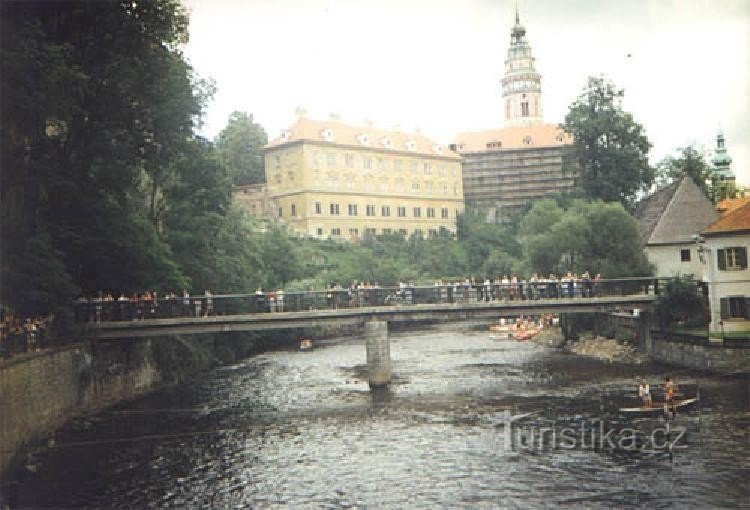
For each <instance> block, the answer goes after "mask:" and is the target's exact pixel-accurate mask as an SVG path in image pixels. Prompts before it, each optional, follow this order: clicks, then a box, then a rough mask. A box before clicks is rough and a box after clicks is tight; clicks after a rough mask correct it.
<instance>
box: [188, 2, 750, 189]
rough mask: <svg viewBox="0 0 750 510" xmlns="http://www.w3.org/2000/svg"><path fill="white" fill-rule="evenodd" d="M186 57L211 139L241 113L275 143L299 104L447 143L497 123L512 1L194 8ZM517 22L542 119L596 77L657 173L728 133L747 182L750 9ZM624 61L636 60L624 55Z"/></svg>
mask: <svg viewBox="0 0 750 510" xmlns="http://www.w3.org/2000/svg"><path fill="white" fill-rule="evenodd" d="M185 3H186V5H188V7H189V9H190V10H191V12H192V15H191V26H190V43H189V44H188V46H187V48H186V55H187V57H188V59H189V60H190V61H191V63H192V64H193V66H194V67H195V69H196V70H197V72H198V73H199V74H200V75H201V76H203V77H212V78H214V79H215V80H216V83H217V86H218V92H217V94H216V96H215V98H214V101H213V103H212V104H211V105H210V107H209V110H208V116H207V119H206V120H207V123H206V126H205V134H206V135H208V136H210V137H213V136H214V135H216V134H217V133H218V132H219V131H220V130H221V129H222V128H223V127H224V125H225V124H226V121H227V118H228V116H229V114H230V113H231V112H232V111H234V110H241V111H247V112H250V113H253V114H254V116H255V118H256V120H257V121H258V122H260V123H261V124H262V125H263V126H264V127H265V128H266V130H267V131H268V132H269V136H270V137H275V136H276V135H277V134H278V132H279V131H280V130H281V129H283V128H285V127H287V126H288V125H289V124H290V123H291V122H292V121H293V119H294V117H293V112H294V109H295V108H296V107H297V106H303V107H304V108H306V109H307V110H308V112H309V115H310V116H312V117H316V118H326V117H327V116H328V115H329V114H330V113H332V112H335V113H337V114H339V115H341V117H342V119H343V120H345V121H350V122H352V123H360V122H362V121H363V119H368V120H371V121H373V122H374V123H375V124H376V125H378V126H380V127H384V128H390V127H394V126H397V125H398V126H399V127H400V129H402V130H406V131H409V130H413V129H415V128H419V129H420V130H421V131H422V133H424V134H426V135H428V136H430V137H432V138H434V139H436V140H438V141H440V142H443V143H448V142H450V141H451V140H452V138H453V136H454V135H455V134H456V133H458V132H460V131H466V130H473V129H486V128H493V127H500V126H502V117H501V102H500V86H499V80H500V78H501V77H502V74H503V61H504V60H505V54H506V51H507V48H508V44H509V41H510V28H511V26H512V24H513V16H514V9H515V7H514V5H515V2H512V1H505V0H494V1H490V0H441V1H437V2H436V1H434V0H403V1H398V0H381V1H378V2H372V1H370V2H365V1H359V0H328V1H326V0H304V1H303V0H300V1H272V0H257V1H241V0H210V1H209V0H186V2H185ZM518 6H519V11H520V15H521V22H522V23H523V24H524V25H525V26H526V31H527V38H528V40H529V42H530V44H531V47H532V50H533V53H534V56H535V57H536V66H537V70H538V71H539V72H540V73H541V74H542V91H543V95H544V97H543V101H544V116H545V120H546V121H547V122H553V123H558V122H561V121H562V120H563V117H564V116H565V113H566V111H567V108H568V105H569V104H570V103H571V102H572V101H573V100H574V99H575V98H576V96H577V95H578V94H579V93H580V92H581V90H582V88H583V86H584V85H585V83H586V79H587V77H588V76H589V75H594V74H605V75H607V76H609V77H610V78H612V79H613V80H614V81H615V83H616V84H617V85H619V86H621V87H623V88H624V89H625V109H626V110H628V111H630V112H632V113H633V115H634V116H635V118H636V120H637V121H638V122H640V123H641V124H643V125H644V127H645V129H646V132H647V135H648V136H649V139H650V140H651V141H652V143H653V144H654V148H653V150H652V154H651V156H652V161H653V162H656V161H658V160H659V159H661V158H662V157H664V156H665V155H667V154H669V153H670V152H671V151H673V150H674V149H676V148H678V147H682V146H685V145H688V144H696V145H698V146H705V147H706V149H709V150H710V149H712V148H713V146H714V144H715V138H716V133H717V130H718V128H719V126H721V128H722V129H723V131H724V134H725V136H726V139H727V147H728V149H729V154H730V155H731V156H732V159H733V163H732V169H733V170H734V172H735V174H736V175H737V178H738V181H739V182H741V183H744V184H746V185H749V184H750V111H749V110H750V109H749V107H748V97H747V96H748V91H750V73H748V63H750V30H748V29H750V1H748V0H724V1H722V2H715V1H710V0H691V1H666V0H648V1H647V0H628V1H605V0H602V1H596V0H565V1H561V0H558V1H554V0H536V1H531V0H526V1H520V2H518ZM628 55H630V56H628Z"/></svg>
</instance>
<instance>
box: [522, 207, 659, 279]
mask: <svg viewBox="0 0 750 510" xmlns="http://www.w3.org/2000/svg"><path fill="white" fill-rule="evenodd" d="M520 231H521V235H522V236H521V244H522V247H523V253H524V266H525V268H524V270H525V272H527V273H532V272H536V273H541V274H548V273H551V272H554V273H564V272H567V271H573V272H576V273H582V272H584V271H588V272H589V273H591V274H592V276H593V274H596V273H601V274H602V275H604V276H605V277H609V278H612V277H619V276H645V275H648V274H650V273H651V268H650V266H649V264H648V261H647V260H646V257H645V255H644V254H643V251H642V250H641V249H640V243H639V237H638V224H637V222H636V221H635V219H634V218H633V217H632V216H630V215H629V214H628V212H627V211H626V210H625V209H624V208H623V207H622V205H621V204H618V203H609V204H605V203H602V202H600V201H594V202H585V201H582V200H575V201H573V203H572V204H571V206H570V207H569V208H568V209H565V210H563V209H560V208H559V207H557V205H556V204H555V203H554V202H552V201H548V200H541V201H538V202H536V203H535V204H534V206H533V207H532V209H531V211H529V213H528V214H527V215H526V217H525V218H524V219H523V220H522V221H521V226H520Z"/></svg>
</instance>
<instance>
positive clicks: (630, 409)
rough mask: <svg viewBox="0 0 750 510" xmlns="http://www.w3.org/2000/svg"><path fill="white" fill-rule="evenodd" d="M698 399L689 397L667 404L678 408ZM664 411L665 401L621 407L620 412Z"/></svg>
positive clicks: (644, 412) (646, 412)
mask: <svg viewBox="0 0 750 510" xmlns="http://www.w3.org/2000/svg"><path fill="white" fill-rule="evenodd" d="M697 401H698V397H695V398H687V399H685V400H675V401H674V402H673V403H671V404H667V405H668V406H669V407H670V408H677V409H679V408H680V407H685V406H689V405H690V404H693V403H695V402H697ZM659 411H661V412H663V411H664V402H661V403H658V404H654V405H652V406H651V407H643V406H641V407H621V408H620V412H621V413H643V414H648V413H654V412H659Z"/></svg>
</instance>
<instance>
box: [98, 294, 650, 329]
mask: <svg viewBox="0 0 750 510" xmlns="http://www.w3.org/2000/svg"><path fill="white" fill-rule="evenodd" d="M655 300H656V296H655V295H653V294H634V295H628V296H604V297H585V298H584V297H580V298H557V299H537V300H524V301H521V300H519V301H489V302H485V301H481V302H479V301H477V302H467V303H427V304H412V305H396V306H386V305H384V306H360V307H356V308H335V309H323V310H305V311H294V312H273V313H268V312H266V313H245V314H234V315H218V316H207V317H179V318H161V319H143V320H131V321H103V322H91V323H88V324H86V325H85V326H84V328H85V332H86V333H87V335H88V336H89V337H91V338H93V339H126V338H138V337H154V336H164V335H177V334H181V335H184V334H200V333H223V332H231V331H266V330H273V329H290V328H308V327H314V326H320V325H330V324H336V325H338V324H362V323H364V322H365V321H367V320H379V321H384V322H409V321H422V320H465V319H488V320H494V319H496V318H498V317H514V316H521V315H545V314H558V313H594V312H602V311H610V310H617V309H623V308H638V309H647V308H649V307H650V306H651V305H652V304H653V303H654V301H655Z"/></svg>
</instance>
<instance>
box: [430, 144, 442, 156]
mask: <svg viewBox="0 0 750 510" xmlns="http://www.w3.org/2000/svg"><path fill="white" fill-rule="evenodd" d="M432 151H433V152H434V153H435V154H442V153H443V146H442V145H439V144H438V145H433V146H432Z"/></svg>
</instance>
